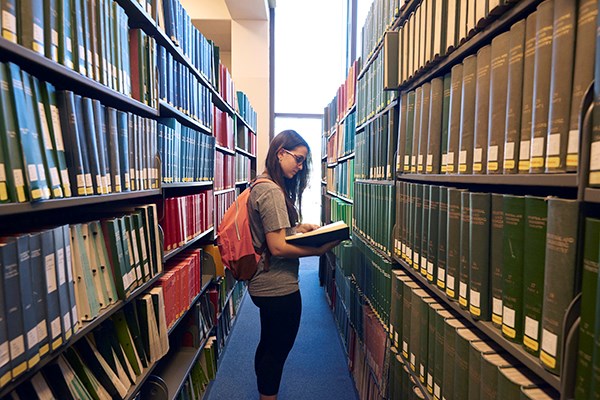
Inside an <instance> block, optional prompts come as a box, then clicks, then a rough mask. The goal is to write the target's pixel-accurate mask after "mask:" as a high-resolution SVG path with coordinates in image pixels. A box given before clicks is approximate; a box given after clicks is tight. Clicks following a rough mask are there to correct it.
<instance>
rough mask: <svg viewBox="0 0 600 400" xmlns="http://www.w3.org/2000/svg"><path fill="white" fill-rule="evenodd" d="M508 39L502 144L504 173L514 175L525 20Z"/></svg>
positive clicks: (516, 156)
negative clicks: (506, 87)
mask: <svg viewBox="0 0 600 400" xmlns="http://www.w3.org/2000/svg"><path fill="white" fill-rule="evenodd" d="M508 36H509V39H508V42H509V43H508V49H509V53H508V93H507V98H508V99H507V104H506V136H505V142H504V173H505V174H516V173H517V172H518V167H519V165H518V164H517V160H518V159H519V144H520V136H521V135H520V134H521V108H522V106H521V104H522V96H523V56H524V48H525V20H521V21H518V22H516V23H515V24H514V25H513V26H512V27H511V28H510V33H509V35H508Z"/></svg>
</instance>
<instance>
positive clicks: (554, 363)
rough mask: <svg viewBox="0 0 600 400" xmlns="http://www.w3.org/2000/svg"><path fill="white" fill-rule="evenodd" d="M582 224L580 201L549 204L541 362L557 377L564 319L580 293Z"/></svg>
mask: <svg viewBox="0 0 600 400" xmlns="http://www.w3.org/2000/svg"><path fill="white" fill-rule="evenodd" d="M578 220H579V203H578V202H577V201H575V200H564V199H555V198H551V199H549V200H548V225H547V233H546V265H545V274H544V304H543V307H542V347H541V351H540V360H542V364H543V365H544V367H546V368H547V369H549V370H550V371H552V372H555V373H558V372H559V371H560V369H561V365H562V353H561V349H562V342H563V339H564V338H563V317H564V315H565V312H566V310H567V307H568V306H569V304H570V303H571V300H573V297H575V294H576V289H577V282H578V280H577V278H578V276H577V275H578V272H577V269H576V265H577V263H576V254H577V249H576V248H577V239H578V229H579V227H578ZM579 278H580V277H579Z"/></svg>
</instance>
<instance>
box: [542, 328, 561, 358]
mask: <svg viewBox="0 0 600 400" xmlns="http://www.w3.org/2000/svg"><path fill="white" fill-rule="evenodd" d="M557 343H558V336H556V335H555V334H554V333H552V332H550V331H549V330H547V329H542V350H544V351H545V352H546V353H548V354H550V355H551V356H552V357H556V349H557V346H556V345H557Z"/></svg>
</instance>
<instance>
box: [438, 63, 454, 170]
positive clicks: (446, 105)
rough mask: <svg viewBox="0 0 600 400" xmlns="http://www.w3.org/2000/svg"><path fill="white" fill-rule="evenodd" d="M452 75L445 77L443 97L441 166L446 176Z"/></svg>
mask: <svg viewBox="0 0 600 400" xmlns="http://www.w3.org/2000/svg"><path fill="white" fill-rule="evenodd" d="M451 82H452V79H451V75H450V73H448V74H446V75H444V92H443V97H442V137H441V140H440V142H441V145H440V153H441V154H442V162H441V164H440V172H441V173H442V174H445V173H446V172H448V166H447V164H448V132H449V131H450V93H451Z"/></svg>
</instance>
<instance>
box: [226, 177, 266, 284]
mask: <svg viewBox="0 0 600 400" xmlns="http://www.w3.org/2000/svg"><path fill="white" fill-rule="evenodd" d="M263 182H270V180H269V179H257V180H256V181H254V182H253V183H252V184H251V185H250V187H249V188H248V189H246V190H244V191H243V192H242V193H241V194H240V195H239V196H238V197H237V199H236V200H235V202H234V203H233V204H232V205H231V206H230V207H229V208H228V209H227V211H226V212H225V215H224V216H223V220H222V221H221V224H220V225H219V230H218V237H217V246H219V251H220V253H221V258H222V259H223V264H224V265H225V267H227V269H229V270H230V271H231V273H232V275H233V277H234V278H235V279H237V280H239V281H246V280H250V279H251V278H252V277H253V276H254V274H255V273H256V270H257V268H258V262H259V261H260V258H261V257H262V255H263V254H264V255H265V270H268V269H269V264H268V256H269V254H268V249H267V246H266V244H264V245H263V247H262V248H261V249H260V250H259V252H258V253H257V252H256V250H255V249H254V245H253V244H252V234H251V232H250V218H249V215H248V199H249V198H250V191H251V190H252V188H253V187H254V186H255V185H258V184H259V183H263Z"/></svg>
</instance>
